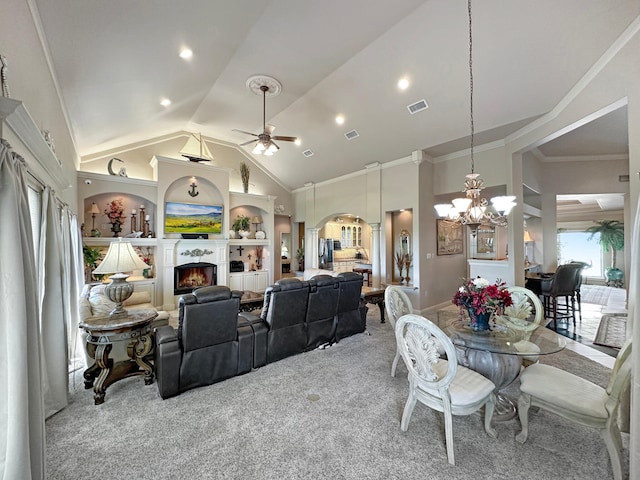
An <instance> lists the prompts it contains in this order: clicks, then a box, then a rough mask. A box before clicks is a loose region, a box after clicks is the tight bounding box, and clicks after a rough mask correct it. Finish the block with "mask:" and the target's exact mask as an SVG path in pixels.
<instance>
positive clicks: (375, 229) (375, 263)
mask: <svg viewBox="0 0 640 480" xmlns="http://www.w3.org/2000/svg"><path fill="white" fill-rule="evenodd" d="M369 226H370V227H371V276H372V277H373V282H372V283H371V285H372V286H373V288H380V224H379V223H370V224H369Z"/></svg>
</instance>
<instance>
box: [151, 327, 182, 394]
mask: <svg viewBox="0 0 640 480" xmlns="http://www.w3.org/2000/svg"><path fill="white" fill-rule="evenodd" d="M154 361H155V369H156V384H157V385H158V392H159V393H160V396H161V397H162V398H163V399H164V398H169V397H173V396H174V395H177V394H178V393H180V364H181V363H182V349H181V348H180V343H179V342H178V333H177V332H176V331H175V330H174V329H173V328H172V327H170V326H168V325H166V326H164V327H159V328H156V329H155V352H154Z"/></svg>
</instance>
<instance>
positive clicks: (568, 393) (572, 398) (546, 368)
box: [520, 363, 608, 418]
mask: <svg viewBox="0 0 640 480" xmlns="http://www.w3.org/2000/svg"><path fill="white" fill-rule="evenodd" d="M520 390H521V391H522V392H524V393H528V394H529V395H531V396H532V397H535V398H539V399H540V400H542V401H544V402H545V403H548V404H551V405H555V406H557V407H559V408H562V409H567V410H571V411H573V412H576V413H580V414H583V415H586V416H589V417H594V418H607V417H608V414H607V410H606V409H605V402H606V401H607V399H608V396H607V392H606V390H605V389H604V388H602V387H600V386H598V385H595V384H593V383H591V382H589V381H588V380H585V379H583V378H580V377H578V376H576V375H573V374H571V373H569V372H565V371H564V370H560V369H559V368H555V367H552V366H550V365H543V364H540V363H538V364H535V365H531V366H530V367H527V368H526V369H525V370H524V372H522V375H521V376H520Z"/></svg>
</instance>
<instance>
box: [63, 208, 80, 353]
mask: <svg viewBox="0 0 640 480" xmlns="http://www.w3.org/2000/svg"><path fill="white" fill-rule="evenodd" d="M62 251H63V258H62V268H63V269H64V277H63V279H62V282H63V283H62V291H63V292H65V295H64V296H63V298H62V301H63V304H64V317H65V323H66V325H67V349H68V358H67V360H68V362H69V364H71V363H72V362H74V361H75V359H76V358H78V357H82V358H84V356H83V355H82V353H79V352H77V351H76V347H77V345H78V337H79V336H80V331H79V329H78V323H79V321H80V313H79V311H78V298H79V297H80V290H81V288H82V285H83V283H84V263H83V261H82V259H83V255H82V236H81V233H80V227H79V226H78V216H77V215H76V214H75V213H73V212H72V211H71V210H70V209H69V207H67V206H65V207H63V208H62Z"/></svg>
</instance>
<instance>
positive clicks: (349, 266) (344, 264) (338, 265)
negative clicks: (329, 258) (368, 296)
mask: <svg viewBox="0 0 640 480" xmlns="http://www.w3.org/2000/svg"><path fill="white" fill-rule="evenodd" d="M355 266H356V262H355V261H354V260H345V261H337V262H333V271H334V272H337V273H342V272H353V267H355Z"/></svg>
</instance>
